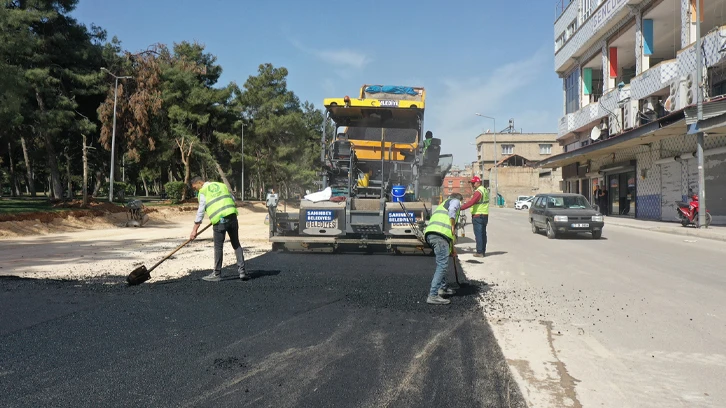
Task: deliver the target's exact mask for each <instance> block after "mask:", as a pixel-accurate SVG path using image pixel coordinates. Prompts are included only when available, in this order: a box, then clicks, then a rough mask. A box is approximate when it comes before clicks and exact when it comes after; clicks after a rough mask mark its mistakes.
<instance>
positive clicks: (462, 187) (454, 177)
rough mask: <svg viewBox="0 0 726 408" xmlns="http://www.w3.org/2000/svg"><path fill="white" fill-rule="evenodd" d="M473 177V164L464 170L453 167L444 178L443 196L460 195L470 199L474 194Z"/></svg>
mask: <svg viewBox="0 0 726 408" xmlns="http://www.w3.org/2000/svg"><path fill="white" fill-rule="evenodd" d="M473 175H474V172H473V167H472V165H471V164H467V165H466V166H464V168H463V169H461V168H459V166H452V167H451V170H449V173H448V174H447V175H446V177H445V178H444V183H443V186H442V187H443V189H442V191H443V195H445V196H446V195H449V194H452V193H459V194H461V195H463V196H464V198H468V197H470V196H471V195H472V193H473V191H472V189H471V183H470V181H471V178H472V176H473Z"/></svg>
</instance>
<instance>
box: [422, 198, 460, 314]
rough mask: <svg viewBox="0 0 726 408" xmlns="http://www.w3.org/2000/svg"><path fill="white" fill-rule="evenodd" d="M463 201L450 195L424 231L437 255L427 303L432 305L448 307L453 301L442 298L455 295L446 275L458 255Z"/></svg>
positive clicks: (435, 212) (427, 240) (438, 208)
mask: <svg viewBox="0 0 726 408" xmlns="http://www.w3.org/2000/svg"><path fill="white" fill-rule="evenodd" d="M463 199H464V198H463V197H462V196H461V194H459V193H453V194H451V195H449V198H448V199H447V200H446V201H444V202H443V203H442V204H441V205H439V206H438V207H436V210H434V212H433V214H431V218H430V219H429V223H428V226H427V227H426V230H425V231H424V236H425V238H426V242H428V244H429V245H430V246H431V248H433V250H434V254H435V255H436V271H435V272H434V277H433V279H432V280H431V289H430V290H429V296H428V298H426V303H429V304H432V305H448V304H449V303H451V300H449V299H445V298H443V297H442V296H444V295H446V296H451V295H453V294H454V290H453V289H451V288H449V287H448V285H447V284H446V273H447V272H448V270H449V258H450V257H453V256H454V255H456V250H455V249H454V244H455V240H456V238H455V237H456V233H455V231H456V223H457V222H459V213H460V208H461V201H462V200H463ZM454 262H456V261H454Z"/></svg>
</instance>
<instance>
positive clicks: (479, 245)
mask: <svg viewBox="0 0 726 408" xmlns="http://www.w3.org/2000/svg"><path fill="white" fill-rule="evenodd" d="M471 186H472V188H473V189H474V196H473V197H471V200H469V201H468V202H467V203H466V204H464V205H462V206H461V211H464V210H466V209H468V208H471V225H472V226H473V227H474V239H475V240H476V253H475V254H474V256H475V257H477V258H483V257H484V255H485V254H486V252H487V224H488V223H489V189H488V188H486V187H484V186H483V185H482V181H481V179H480V178H479V177H477V176H474V177H472V179H471Z"/></svg>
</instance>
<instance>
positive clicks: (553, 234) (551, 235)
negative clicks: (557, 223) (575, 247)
mask: <svg viewBox="0 0 726 408" xmlns="http://www.w3.org/2000/svg"><path fill="white" fill-rule="evenodd" d="M547 238H549V239H555V238H557V232H556V231H555V229H554V227H552V223H551V222H549V221H547Z"/></svg>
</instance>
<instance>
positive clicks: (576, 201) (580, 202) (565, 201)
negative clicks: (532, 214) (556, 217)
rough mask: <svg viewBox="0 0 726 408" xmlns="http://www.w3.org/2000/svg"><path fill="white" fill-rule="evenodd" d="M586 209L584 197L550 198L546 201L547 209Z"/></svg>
mask: <svg viewBox="0 0 726 408" xmlns="http://www.w3.org/2000/svg"><path fill="white" fill-rule="evenodd" d="M587 207H588V204H587V200H585V197H583V196H574V197H550V199H549V200H548V201H547V208H559V209H585V208H587Z"/></svg>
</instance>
